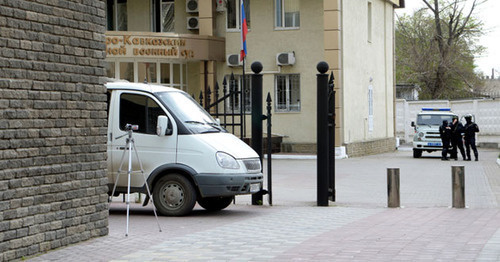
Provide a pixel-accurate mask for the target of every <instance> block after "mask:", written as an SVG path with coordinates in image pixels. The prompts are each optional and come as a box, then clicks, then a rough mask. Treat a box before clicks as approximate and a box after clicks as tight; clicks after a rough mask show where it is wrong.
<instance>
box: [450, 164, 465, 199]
mask: <svg viewBox="0 0 500 262" xmlns="http://www.w3.org/2000/svg"><path fill="white" fill-rule="evenodd" d="M451 183H452V192H453V193H452V195H453V199H452V206H453V207H455V208H464V207H465V172H464V166H452V167H451Z"/></svg>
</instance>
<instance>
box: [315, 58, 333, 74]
mask: <svg viewBox="0 0 500 262" xmlns="http://www.w3.org/2000/svg"><path fill="white" fill-rule="evenodd" d="M329 67H330V66H329V65H328V63H327V62H325V61H321V62H319V63H318V65H317V66H316V69H317V70H318V72H320V73H321V74H324V73H326V71H328V68H329Z"/></svg>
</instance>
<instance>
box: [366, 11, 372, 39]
mask: <svg viewBox="0 0 500 262" xmlns="http://www.w3.org/2000/svg"><path fill="white" fill-rule="evenodd" d="M367 30H368V31H367V33H368V34H367V39H368V42H369V43H371V42H372V3H371V2H368V10H367Z"/></svg>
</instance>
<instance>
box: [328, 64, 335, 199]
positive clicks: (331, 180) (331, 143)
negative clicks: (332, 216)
mask: <svg viewBox="0 0 500 262" xmlns="http://www.w3.org/2000/svg"><path fill="white" fill-rule="evenodd" d="M334 81H335V77H334V76H333V71H332V72H331V73H330V79H329V80H328V195H329V199H330V200H331V201H333V202H335V195H336V192H335V83H334Z"/></svg>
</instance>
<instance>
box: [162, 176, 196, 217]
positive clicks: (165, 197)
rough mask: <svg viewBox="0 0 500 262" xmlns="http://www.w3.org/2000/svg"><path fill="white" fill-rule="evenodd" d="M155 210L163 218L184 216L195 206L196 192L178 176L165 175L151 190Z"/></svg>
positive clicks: (188, 182) (189, 183)
mask: <svg viewBox="0 0 500 262" xmlns="http://www.w3.org/2000/svg"><path fill="white" fill-rule="evenodd" d="M153 201H154V204H155V207H156V209H157V210H158V212H159V213H160V214H161V215H164V216H184V215H187V214H188V213H190V212H191V211H192V210H193V207H194V205H195V204H196V192H195V189H194V187H193V185H192V184H191V182H190V181H189V180H188V179H187V178H185V177H183V176H181V175H179V174H169V175H166V176H164V177H162V178H160V180H158V182H156V184H155V185H154V188H153Z"/></svg>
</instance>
